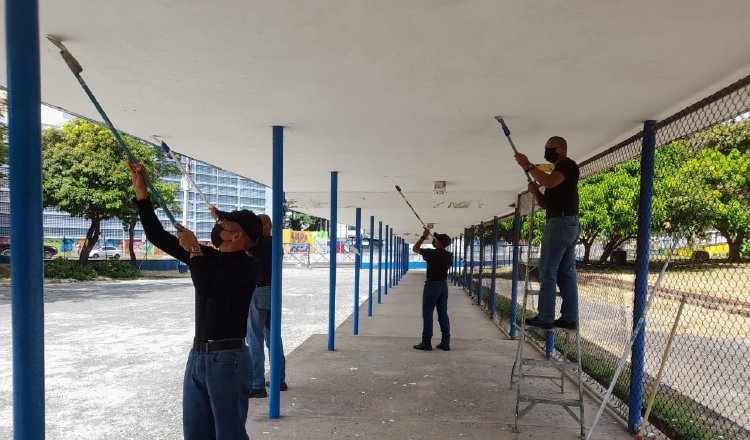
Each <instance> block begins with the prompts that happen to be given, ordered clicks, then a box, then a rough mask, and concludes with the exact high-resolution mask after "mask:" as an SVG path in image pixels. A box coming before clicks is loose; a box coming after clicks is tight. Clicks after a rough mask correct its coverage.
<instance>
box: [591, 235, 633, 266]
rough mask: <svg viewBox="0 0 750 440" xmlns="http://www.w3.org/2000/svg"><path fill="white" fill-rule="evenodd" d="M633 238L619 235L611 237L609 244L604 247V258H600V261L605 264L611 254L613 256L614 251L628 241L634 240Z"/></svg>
mask: <svg viewBox="0 0 750 440" xmlns="http://www.w3.org/2000/svg"><path fill="white" fill-rule="evenodd" d="M633 238H634V237H633V236H630V235H628V236H625V237H620V236H618V235H616V236H613V237H611V238H610V239H609V240H608V241H607V243H606V244H605V245H604V250H603V252H602V256H601V257H599V261H601V262H605V261H607V260H608V259H609V256H610V254H612V252H613V251H615V250H617V248H619V247H620V246H622V244H623V243H625V242H626V241H628V240H631V239H633Z"/></svg>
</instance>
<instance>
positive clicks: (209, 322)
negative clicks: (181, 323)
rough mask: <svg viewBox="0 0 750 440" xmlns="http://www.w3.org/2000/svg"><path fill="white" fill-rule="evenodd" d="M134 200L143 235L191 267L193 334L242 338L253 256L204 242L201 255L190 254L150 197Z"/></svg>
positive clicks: (203, 337)
mask: <svg viewBox="0 0 750 440" xmlns="http://www.w3.org/2000/svg"><path fill="white" fill-rule="evenodd" d="M136 203H137V205H138V214H139V216H140V218H141V224H143V230H144V232H145V233H146V238H148V240H149V241H150V242H151V243H153V244H154V246H156V247H158V248H159V249H161V250H163V251H164V252H166V253H168V254H169V255H171V256H173V257H175V258H177V259H178V260H180V261H182V262H185V263H187V264H188V266H189V267H190V276H191V277H192V279H193V285H194V286H195V338H196V339H197V340H199V341H211V340H220V339H234V338H244V337H245V335H246V333H247V312H248V308H249V306H250V299H251V298H252V295H253V291H254V290H255V285H256V283H257V281H258V263H257V262H256V260H255V259H254V258H253V257H251V256H248V255H247V254H246V253H245V252H244V251H237V252H220V251H218V250H216V249H213V248H210V247H207V246H201V250H202V251H203V256H202V257H195V258H190V253H189V252H188V251H186V250H185V249H183V248H182V247H181V246H180V242H179V239H178V238H177V237H175V236H174V235H172V234H170V233H169V232H167V231H166V230H164V227H163V226H162V225H161V222H160V221H159V219H158V218H157V217H156V213H154V207H153V205H152V204H151V200H150V199H144V200H138V201H137V202H136Z"/></svg>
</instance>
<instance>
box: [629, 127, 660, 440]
mask: <svg viewBox="0 0 750 440" xmlns="http://www.w3.org/2000/svg"><path fill="white" fill-rule="evenodd" d="M655 126H656V121H646V122H644V124H643V148H642V151H641V186H640V194H639V198H638V235H637V238H636V257H635V297H634V300H633V326H634V331H635V325H636V324H637V323H638V321H639V320H640V319H641V316H643V313H644V311H645V309H646V299H647V297H648V258H649V248H650V244H651V199H652V196H653V192H654V153H655V150H656V130H655ZM645 328H646V326H645V325H644V326H642V327H641V329H640V331H639V333H638V335H637V336H636V339H635V341H634V343H633V349H632V352H631V354H630V357H631V367H630V411H629V414H628V428H630V429H631V430H632V431H635V430H636V429H637V428H638V427H639V426H640V425H641V418H642V417H641V410H642V405H643V370H644V363H645V353H644V347H645V343H646V337H645V336H646V330H645Z"/></svg>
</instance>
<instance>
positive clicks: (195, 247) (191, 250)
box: [190, 245, 203, 254]
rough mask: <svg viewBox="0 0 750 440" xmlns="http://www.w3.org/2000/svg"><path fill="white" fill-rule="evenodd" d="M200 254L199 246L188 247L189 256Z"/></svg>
mask: <svg viewBox="0 0 750 440" xmlns="http://www.w3.org/2000/svg"><path fill="white" fill-rule="evenodd" d="M201 252H203V251H202V250H201V247H200V246H198V245H196V246H190V253H191V254H198V253H201Z"/></svg>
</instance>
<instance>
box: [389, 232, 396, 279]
mask: <svg viewBox="0 0 750 440" xmlns="http://www.w3.org/2000/svg"><path fill="white" fill-rule="evenodd" d="M393 244H394V243H393V228H392V227H391V236H390V240H388V246H389V247H388V254H390V256H391V258H390V260H389V262H390V264H389V266H390V267H389V269H388V284H390V286H389V287H393V268H394V266H393V261H394V260H395V259H394V258H393V257H394V255H393V249H395V246H394V245H393Z"/></svg>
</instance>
